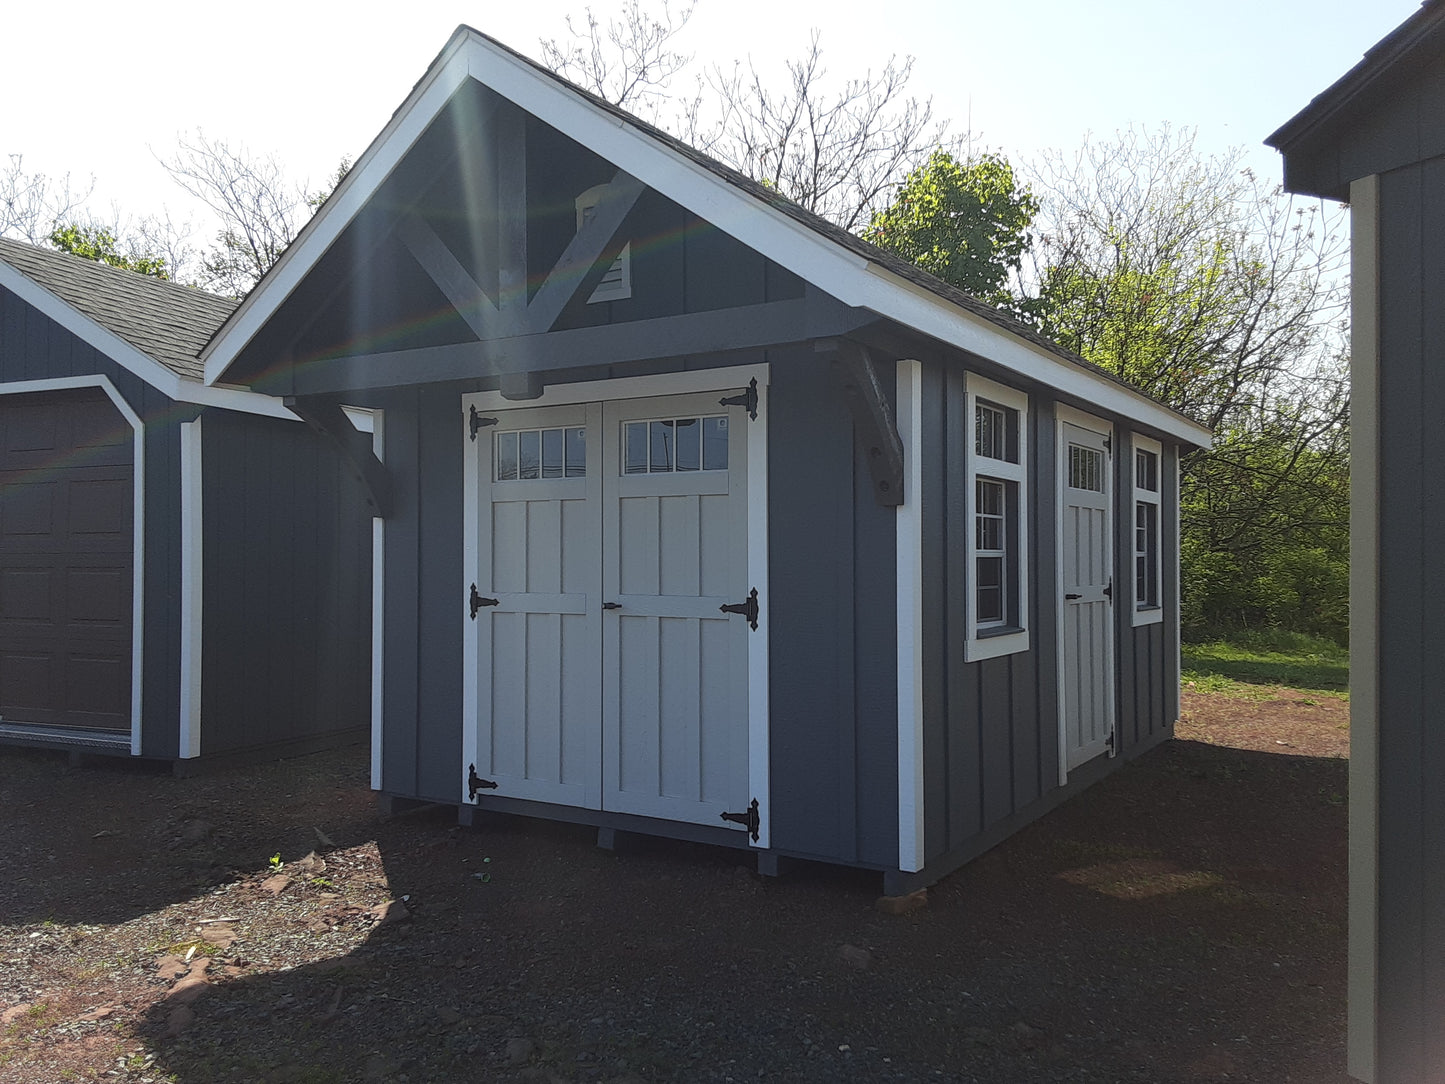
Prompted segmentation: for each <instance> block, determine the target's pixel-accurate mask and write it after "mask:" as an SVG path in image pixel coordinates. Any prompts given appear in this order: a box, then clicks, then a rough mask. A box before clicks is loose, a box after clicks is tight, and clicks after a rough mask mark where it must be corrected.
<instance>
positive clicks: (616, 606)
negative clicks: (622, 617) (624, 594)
mask: <svg viewBox="0 0 1445 1084" xmlns="http://www.w3.org/2000/svg"><path fill="white" fill-rule="evenodd" d="M602 608H603V609H604V610H620V609H622V603H620V602H604V603H603V604H602Z"/></svg>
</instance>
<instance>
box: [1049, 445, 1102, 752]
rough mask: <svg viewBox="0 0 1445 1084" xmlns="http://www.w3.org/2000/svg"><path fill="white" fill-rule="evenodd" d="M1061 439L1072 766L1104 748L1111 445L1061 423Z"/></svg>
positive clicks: (1066, 700)
mask: <svg viewBox="0 0 1445 1084" xmlns="http://www.w3.org/2000/svg"><path fill="white" fill-rule="evenodd" d="M1062 431H1063V438H1064V439H1063V440H1062V441H1060V455H1061V461H1060V464H1059V469H1060V476H1061V477H1060V484H1061V485H1062V487H1063V500H1062V502H1061V509H1060V512H1061V515H1062V525H1061V531H1060V536H1061V540H1062V543H1063V548H1062V552H1060V554H1059V567H1060V572H1061V580H1062V586H1063V590H1064V603H1063V615H1064V623H1063V629H1062V638H1063V669H1064V672H1063V675H1062V693H1063V725H1064V752H1065V761H1066V764H1067V766H1068V767H1069V768H1070V769H1072V768H1075V767H1077V766H1078V765H1080V764H1083V763H1084V762H1085V761H1087V760H1091V759H1092V758H1094V757H1096V756H1099V755H1100V754H1102V753H1105V752H1107V751H1108V748H1109V738H1110V735H1111V734H1112V733H1113V728H1114V723H1113V709H1114V661H1113V658H1114V657H1113V628H1114V621H1113V606H1112V600H1111V595H1112V582H1111V576H1112V571H1111V570H1112V569H1113V556H1112V552H1111V546H1110V532H1109V521H1110V515H1111V511H1110V502H1109V477H1110V474H1109V452H1108V438H1107V436H1106V435H1105V434H1103V433H1096V432H1094V431H1093V430H1090V429H1082V428H1080V427H1078V426H1074V425H1068V424H1065V425H1064V426H1063V427H1062Z"/></svg>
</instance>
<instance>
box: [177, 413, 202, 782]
mask: <svg viewBox="0 0 1445 1084" xmlns="http://www.w3.org/2000/svg"><path fill="white" fill-rule="evenodd" d="M180 429H181V437H180V439H181V712H180V741H179V743H178V756H179V757H180V759H181V760H190V759H191V758H193V757H198V756H200V755H201V678H202V674H203V670H204V666H203V662H204V655H203V653H202V635H203V631H204V625H205V621H204V614H205V609H204V605H203V600H202V587H203V584H204V582H205V514H204V505H203V502H204V494H205V486H204V484H203V482H204V477H205V475H204V473H203V470H202V459H201V453H202V448H203V443H202V439H201V419H200V418H199V417H197V418H196V419H194V420H193V421H189V422H182V423H181V427H180Z"/></svg>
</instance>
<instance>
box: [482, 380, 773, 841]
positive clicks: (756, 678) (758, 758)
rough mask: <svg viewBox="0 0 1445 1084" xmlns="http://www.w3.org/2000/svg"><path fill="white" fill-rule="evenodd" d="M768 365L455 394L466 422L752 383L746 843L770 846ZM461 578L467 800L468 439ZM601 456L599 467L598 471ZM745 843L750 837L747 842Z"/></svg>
mask: <svg viewBox="0 0 1445 1084" xmlns="http://www.w3.org/2000/svg"><path fill="white" fill-rule="evenodd" d="M769 372H770V366H769V365H767V364H761V365H735V366H729V367H727V368H719V369H695V370H688V371H686V372H678V373H658V374H655V375H652V376H639V377H620V378H617V379H615V380H588V381H582V382H579V383H575V384H551V385H548V386H547V387H546V388H545V390H544V391H543V393H542V395H541V396H539V397H538V398H536V399H527V400H511V399H506V398H503V396H502V394H501V393H500V392H496V391H485V392H473V393H471V394H467V395H463V396H462V397H461V421H462V424H463V425H464V426H466V425H467V424H468V422H469V418H470V412H471V409H472V408H473V407H475V408H476V409H477V410H478V411H481V412H486V411H502V410H517V409H526V408H531V407H547V406H563V405H567V404H575V403H602V402H609V401H615V400H621V399H642V398H651V397H653V396H661V395H683V394H689V393H693V392H714V391H718V392H721V391H728V390H731V389H734V388H740V387H746V386H748V384H749V382H750V381H752V380H756V381H757V382H758V385H757V387H758V417H757V420H756V421H749V422H748V440H747V449H748V451H747V455H748V467H747V472H748V477H747V487H748V493H747V505H748V530H747V536H748V537H747V563H748V569H747V573H748V581H749V583H751V584H754V585H756V586H757V588H758V592H759V594H760V595H761V596H762V605H761V614H760V617H759V620H758V628H757V631H755V632H754V631H749V633H748V782H749V786H750V788H751V790H752V796H753V797H755V798H756V799H757V800H758V804H759V806H760V807H761V808H762V824H761V826H760V828H759V832H758V839H757V842H756V843H752V846H754V847H757V848H760V849H765V848H767V847H769V846H771V843H770V840H771V821H772V818H771V801H770V793H771V792H770V788H771V765H770V733H771V729H770V719H769V711H770V704H771V696H770V694H769V689H768V659H769V654H768V650H769V640H768V628H769V622H768V606H769V605H770V604H771V601H772V596H771V591H770V590H769V583H768V485H767V479H768V379H769ZM463 458H464V468H463V486H464V491H465V499H464V502H463V508H464V511H463V517H464V519H463V528H462V580H461V585H460V587H459V589H458V591H457V598H458V600H459V603H460V605H459V607H458V613H459V620H460V621H461V622H462V630H463V643H464V644H465V645H467V647H466V649H465V650H464V651H463V658H462V713H463V725H462V764H461V770H460V772H459V773H458V775H459V777H460V780H461V783H460V787H459V790H458V795H459V799H460V800H461V801H462V802H463V803H465V802H466V801H467V800H468V799H467V796H466V766H467V765H468V764H474V763H476V758H477V733H476V725H475V721H476V718H477V690H478V688H479V686H478V684H477V682H478V679H479V677H480V675H479V673H478V659H477V655H476V650H475V647H476V645H475V640H474V638H475V632H474V630H473V622H472V620H471V617H470V614H469V613H468V611H467V603H466V597H467V595H466V592H467V587H468V585H469V584H471V582H472V579H473V576H474V570H475V569H476V568H477V561H478V556H479V547H480V538H479V533H480V532H479V530H478V526H479V523H480V520H479V516H480V509H479V501H478V499H477V497H478V494H479V492H480V490H479V486H480V484H481V478H480V470H479V463H480V457H479V456H478V455H477V452H476V448H475V446H474V445H473V444H472V443H471V442H470V441H468V442H467V444H466V446H465V451H464V452H463ZM600 469H601V468H600V461H599V470H600ZM750 842H751V841H750Z"/></svg>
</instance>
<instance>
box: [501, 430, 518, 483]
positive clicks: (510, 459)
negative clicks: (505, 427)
mask: <svg viewBox="0 0 1445 1084" xmlns="http://www.w3.org/2000/svg"><path fill="white" fill-rule="evenodd" d="M516 480H517V434H516V433H498V434H497V481H499V482H515V481H516Z"/></svg>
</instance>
